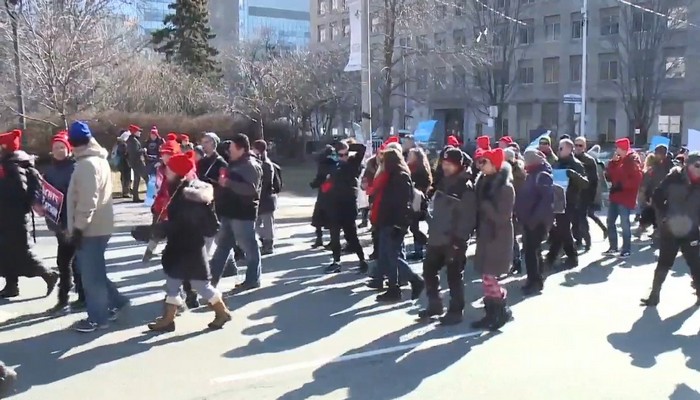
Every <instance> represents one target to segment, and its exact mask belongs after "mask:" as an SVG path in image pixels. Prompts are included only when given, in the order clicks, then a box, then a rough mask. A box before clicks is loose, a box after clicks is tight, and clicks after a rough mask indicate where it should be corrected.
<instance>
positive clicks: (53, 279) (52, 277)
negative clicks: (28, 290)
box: [41, 271, 58, 297]
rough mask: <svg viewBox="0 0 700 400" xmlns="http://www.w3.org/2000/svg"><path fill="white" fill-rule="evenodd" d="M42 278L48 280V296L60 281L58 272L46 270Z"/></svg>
mask: <svg viewBox="0 0 700 400" xmlns="http://www.w3.org/2000/svg"><path fill="white" fill-rule="evenodd" d="M41 278H42V279H43V280H44V282H46V296H47V297H48V296H50V295H51V293H52V292H53V290H54V289H55V288H56V283H58V273H57V272H55V271H46V272H44V273H43V274H41Z"/></svg>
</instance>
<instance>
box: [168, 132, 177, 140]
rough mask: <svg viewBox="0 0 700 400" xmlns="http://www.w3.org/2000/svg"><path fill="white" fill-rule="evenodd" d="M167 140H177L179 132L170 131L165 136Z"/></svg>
mask: <svg viewBox="0 0 700 400" xmlns="http://www.w3.org/2000/svg"><path fill="white" fill-rule="evenodd" d="M165 140H166V141H171V140H172V141H175V142H177V133H175V132H170V133H168V134H167V135H166V136H165Z"/></svg>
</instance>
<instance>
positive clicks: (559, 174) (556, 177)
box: [552, 169, 569, 190]
mask: <svg viewBox="0 0 700 400" xmlns="http://www.w3.org/2000/svg"><path fill="white" fill-rule="evenodd" d="M552 180H553V181H554V184H555V185H557V186H561V187H563V188H564V190H566V188H567V187H569V176H568V175H567V174H566V170H565V169H553V170H552Z"/></svg>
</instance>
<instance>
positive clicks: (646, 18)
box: [632, 8, 659, 32]
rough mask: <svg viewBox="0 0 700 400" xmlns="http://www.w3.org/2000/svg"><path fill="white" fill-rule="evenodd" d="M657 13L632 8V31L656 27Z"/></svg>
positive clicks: (643, 30) (647, 30)
mask: <svg viewBox="0 0 700 400" xmlns="http://www.w3.org/2000/svg"><path fill="white" fill-rule="evenodd" d="M657 18H659V17H658V16H657V15H655V14H652V13H650V12H648V11H645V10H639V9H636V8H635V9H633V10H632V32H650V31H651V30H652V29H654V24H655V21H656V19H657Z"/></svg>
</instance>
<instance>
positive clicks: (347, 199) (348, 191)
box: [327, 143, 367, 225]
mask: <svg viewBox="0 0 700 400" xmlns="http://www.w3.org/2000/svg"><path fill="white" fill-rule="evenodd" d="M366 150H367V148H366V147H365V145H364V144H361V143H353V144H351V145H350V149H349V151H350V152H355V154H353V155H351V156H349V157H348V159H347V161H344V162H340V163H339V164H338V168H336V169H335V171H333V173H332V174H331V181H332V183H333V186H332V188H331V190H330V192H329V195H330V196H329V197H330V203H329V207H328V211H327V212H328V217H329V218H330V221H331V224H337V225H345V224H350V223H353V224H354V223H355V219H356V218H357V186H358V178H359V177H360V173H361V172H362V160H363V159H364V157H365V151H366Z"/></svg>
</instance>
